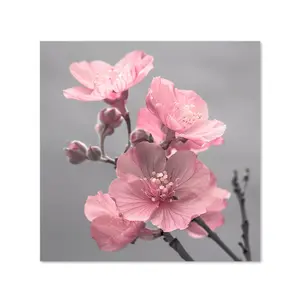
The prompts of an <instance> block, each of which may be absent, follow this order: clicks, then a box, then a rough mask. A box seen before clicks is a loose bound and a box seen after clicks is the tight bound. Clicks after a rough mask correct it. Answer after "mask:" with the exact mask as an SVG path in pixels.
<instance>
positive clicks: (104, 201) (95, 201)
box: [84, 191, 119, 221]
mask: <svg viewBox="0 0 300 300" xmlns="http://www.w3.org/2000/svg"><path fill="white" fill-rule="evenodd" d="M84 213H85V216H86V218H87V219H88V220H89V221H93V220H94V219H96V218H97V217H99V216H103V215H109V216H112V217H118V216H119V212H118V210H117V207H116V204H115V202H114V200H113V199H111V197H110V196H109V195H108V194H103V193H102V192H101V191H100V192H98V194H97V195H95V196H89V197H88V198H87V200H86V203H85V206H84Z"/></svg>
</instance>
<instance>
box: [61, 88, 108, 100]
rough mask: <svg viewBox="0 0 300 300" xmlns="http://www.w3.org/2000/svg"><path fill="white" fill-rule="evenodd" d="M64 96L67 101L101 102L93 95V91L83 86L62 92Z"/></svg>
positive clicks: (99, 98)
mask: <svg viewBox="0 0 300 300" xmlns="http://www.w3.org/2000/svg"><path fill="white" fill-rule="evenodd" d="M63 94H64V96H65V97H66V98H67V99H74V100H79V101H100V100H103V99H104V98H102V97H101V96H99V95H94V94H93V91H92V90H90V89H87V88H85V87H83V86H75V87H73V88H70V89H66V90H64V91H63Z"/></svg>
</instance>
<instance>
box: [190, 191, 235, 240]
mask: <svg viewBox="0 0 300 300" xmlns="http://www.w3.org/2000/svg"><path fill="white" fill-rule="evenodd" d="M211 196H212V197H213V198H214V199H215V200H214V202H213V203H212V204H211V205H210V206H209V207H208V208H207V212H206V213H204V214H200V216H201V218H202V219H203V220H204V222H205V223H206V224H207V225H208V226H209V228H210V229H211V230H215V229H216V228H218V227H220V226H222V225H223V224H224V216H223V215H222V213H221V211H222V210H223V209H224V208H226V206H227V201H226V199H228V198H229V197H230V193H229V192H228V191H226V190H223V189H219V188H216V189H214V190H212V193H211ZM198 216H199V214H198V215H195V216H194V217H198ZM186 231H187V233H188V234H189V235H190V236H191V237H193V238H195V239H198V238H202V237H205V236H207V232H206V231H205V230H204V229H203V228H202V227H201V226H199V225H198V224H197V223H195V222H191V223H190V225H189V227H188V228H187V229H186Z"/></svg>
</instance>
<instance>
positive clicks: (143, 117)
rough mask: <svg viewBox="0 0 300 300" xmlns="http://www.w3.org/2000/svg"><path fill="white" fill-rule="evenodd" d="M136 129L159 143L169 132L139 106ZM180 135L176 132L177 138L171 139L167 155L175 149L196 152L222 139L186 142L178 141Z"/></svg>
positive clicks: (146, 110) (218, 142) (145, 109)
mask: <svg viewBox="0 0 300 300" xmlns="http://www.w3.org/2000/svg"><path fill="white" fill-rule="evenodd" d="M136 128H137V129H144V130H146V131H147V132H149V133H151V134H152V136H153V138H154V141H155V142H156V143H161V142H162V141H164V140H165V139H166V133H167V132H170V130H169V129H167V128H166V127H165V126H164V125H163V124H162V123H161V121H160V120H159V119H158V118H157V117H156V116H155V115H154V114H153V113H151V112H150V111H149V110H148V108H141V109H140V110H139V112H138V117H137V125H136ZM179 137H180V135H178V134H177V139H175V140H173V141H172V143H171V144H170V146H169V148H168V155H171V154H174V153H175V152H176V151H180V150H191V151H193V152H195V153H196V154H197V153H199V152H202V151H205V150H207V149H208V148H209V147H210V146H212V145H214V146H217V145H222V144H223V142H224V139H223V138H222V137H219V138H216V139H215V140H212V141H211V142H202V143H201V142H198V144H196V143H195V142H193V141H191V140H187V141H186V142H182V141H180V138H179Z"/></svg>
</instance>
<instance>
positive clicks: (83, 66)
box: [70, 61, 111, 89]
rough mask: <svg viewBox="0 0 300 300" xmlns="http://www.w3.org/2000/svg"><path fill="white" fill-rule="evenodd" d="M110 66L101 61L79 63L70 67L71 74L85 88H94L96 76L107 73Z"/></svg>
mask: <svg viewBox="0 0 300 300" xmlns="http://www.w3.org/2000/svg"><path fill="white" fill-rule="evenodd" d="M110 68H111V66H110V65H109V64H107V63H105V62H103V61H92V62H87V61H81V62H74V63H72V64H71V65H70V72H71V74H72V75H73V76H74V77H75V78H76V79H77V80H78V81H79V82H80V83H81V84H82V85H84V86H85V87H87V88H89V89H93V88H94V80H95V78H96V74H97V73H99V74H100V75H101V73H105V72H107V71H108V70H109V69H110Z"/></svg>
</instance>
